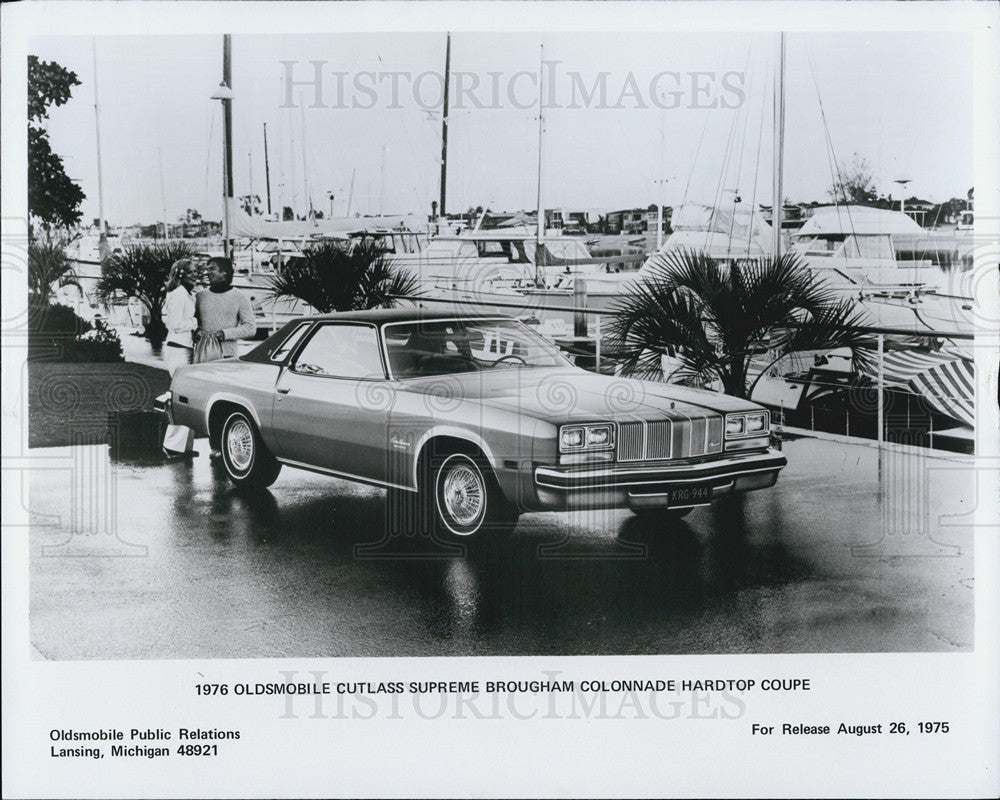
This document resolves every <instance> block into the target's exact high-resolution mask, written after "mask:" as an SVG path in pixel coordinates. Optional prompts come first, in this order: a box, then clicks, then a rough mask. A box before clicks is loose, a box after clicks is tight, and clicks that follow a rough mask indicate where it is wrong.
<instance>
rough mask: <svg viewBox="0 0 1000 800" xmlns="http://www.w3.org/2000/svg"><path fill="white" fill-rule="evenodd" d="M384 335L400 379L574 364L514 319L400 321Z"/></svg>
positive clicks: (392, 363)
mask: <svg viewBox="0 0 1000 800" xmlns="http://www.w3.org/2000/svg"><path fill="white" fill-rule="evenodd" d="M384 335H385V344H386V352H387V354H388V357H389V365H390V367H391V368H392V374H393V376H394V377H396V378H410V377H418V376H427V375H451V374H454V373H457V372H477V371H481V370H495V369H525V368H533V367H565V366H569V365H570V362H569V361H568V360H567V359H566V357H565V356H563V354H562V353H560V352H559V350H558V348H556V347H555V346H554V345H552V344H550V343H549V342H548V341H546V340H545V339H543V338H542V337H541V336H539V335H538V334H536V333H535V332H534V331H532V330H531V329H530V328H528V327H527V326H526V325H524V324H522V323H520V322H518V321H516V320H512V319H466V320H431V321H421V322H404V323H395V324H391V325H386V326H385V329H384Z"/></svg>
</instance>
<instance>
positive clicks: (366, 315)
mask: <svg viewBox="0 0 1000 800" xmlns="http://www.w3.org/2000/svg"><path fill="white" fill-rule="evenodd" d="M504 316H506V315H505V314H469V313H467V312H464V311H461V310H455V311H436V310H430V309H426V308H375V309H370V310H368V311H344V312H341V313H338V314H316V315H313V316H309V317H302V318H300V320H299V321H300V322H301V321H302V320H308V319H313V320H352V321H355V322H373V323H375V324H376V325H382V324H384V323H387V322H425V321H433V320H437V319H441V320H444V319H497V318H498V317H504Z"/></svg>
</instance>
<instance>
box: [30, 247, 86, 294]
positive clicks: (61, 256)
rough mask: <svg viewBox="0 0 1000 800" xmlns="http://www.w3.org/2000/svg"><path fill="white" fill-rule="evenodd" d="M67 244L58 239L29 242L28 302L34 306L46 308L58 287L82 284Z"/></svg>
mask: <svg viewBox="0 0 1000 800" xmlns="http://www.w3.org/2000/svg"><path fill="white" fill-rule="evenodd" d="M65 246H66V245H65V243H64V242H62V241H60V240H58V239H54V240H47V241H41V242H38V241H31V242H29V244H28V302H29V303H30V304H31V305H32V306H38V307H40V308H44V307H45V306H47V305H48V304H49V303H50V302H51V301H52V296H53V294H55V290H56V289H57V288H61V287H63V286H79V285H80V284H79V283H77V280H76V273H74V271H73V262H72V261H70V259H69V256H67V255H66V250H65Z"/></svg>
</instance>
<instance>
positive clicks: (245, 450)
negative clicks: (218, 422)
mask: <svg viewBox="0 0 1000 800" xmlns="http://www.w3.org/2000/svg"><path fill="white" fill-rule="evenodd" d="M220 439H221V441H220V445H221V448H220V449H221V450H222V463H223V465H224V466H225V468H226V474H227V475H229V480H231V481H232V482H233V483H234V484H236V485H237V486H256V487H264V486H270V485H271V484H272V483H274V482H275V480H277V478H278V473H279V472H281V464H280V463H279V462H278V460H277V459H275V457H274V456H273V455H271V451H270V450H268V449H267V446H266V445H265V444H264V442H263V440H262V439H261V438H260V431H258V430H257V426H256V425H255V424H254V421H253V420H252V419H250V416H249V415H248V414H247V413H246V412H244V411H234V412H233V413H232V414H230V415H229V416H228V417H227V418H226V421H225V423H224V424H223V426H222V435H221V437H220Z"/></svg>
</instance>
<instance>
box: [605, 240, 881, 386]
mask: <svg viewBox="0 0 1000 800" xmlns="http://www.w3.org/2000/svg"><path fill="white" fill-rule="evenodd" d="M861 324H863V323H862V318H861V313H860V312H856V311H855V310H854V301H853V300H849V299H845V300H837V298H836V296H835V295H833V293H832V292H830V290H829V289H827V288H826V286H825V284H824V283H823V282H822V280H821V279H819V278H816V277H815V276H814V275H813V274H812V273H811V272H810V271H809V269H808V267H806V265H805V264H804V262H803V261H802V260H801V259H800V257H798V256H797V255H794V254H785V255H783V256H782V257H781V258H780V259H777V260H775V259H773V258H771V259H764V260H762V261H761V262H754V263H751V264H747V265H733V266H730V267H724V266H722V265H720V264H719V263H718V262H716V261H715V259H713V258H711V257H710V256H708V255H706V254H704V253H695V252H692V251H688V250H679V251H674V252H671V253H668V254H666V255H665V256H663V259H662V261H660V263H659V264H658V265H657V266H655V267H653V269H652V272H651V273H650V274H649V275H647V276H645V277H644V278H642V279H641V280H640V281H639V282H638V283H637V284H636V286H635V288H634V289H633V290H632V291H631V292H630V293H629V294H627V295H626V296H625V297H624V298H623V299H622V300H621V301H619V303H618V304H617V307H616V308H615V316H614V319H613V321H612V324H611V336H612V342H613V343H614V344H615V345H616V346H617V347H619V348H621V350H622V352H623V354H624V358H625V360H624V364H623V369H624V372H625V373H626V374H630V375H637V376H640V377H646V378H658V377H660V376H661V375H662V367H661V364H662V357H663V356H664V355H671V356H673V357H674V358H675V359H676V360H677V361H678V362H679V363H680V366H679V367H678V368H677V370H676V371H675V372H674V373H673V375H672V376H667V377H673V378H675V379H678V380H679V381H680V382H682V383H692V384H701V385H705V384H708V383H711V382H713V381H715V380H719V381H721V382H722V385H723V387H724V389H725V391H726V393H727V394H732V395H736V396H737V397H749V396H750V393H751V392H752V391H753V383H750V382H749V380H748V368H749V365H750V358H751V357H752V356H753V355H755V354H758V353H766V354H767V356H768V360H769V362H770V363H769V364H768V367H767V368H770V366H773V365H774V364H776V363H777V362H778V361H780V360H781V359H782V358H784V357H785V356H786V355H788V354H789V353H793V352H800V351H805V350H833V349H835V348H838V347H850V348H851V349H852V351H853V353H854V358H855V364H856V365H858V366H867V365H868V362H869V361H870V357H871V356H870V352H871V351H870V349H869V348H870V347H871V341H870V340H869V339H867V338H866V337H864V336H863V335H862V334H860V333H858V332H857V331H856V330H852V328H856V327H857V326H859V325H861Z"/></svg>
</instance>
